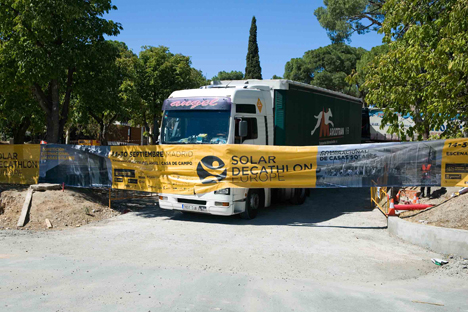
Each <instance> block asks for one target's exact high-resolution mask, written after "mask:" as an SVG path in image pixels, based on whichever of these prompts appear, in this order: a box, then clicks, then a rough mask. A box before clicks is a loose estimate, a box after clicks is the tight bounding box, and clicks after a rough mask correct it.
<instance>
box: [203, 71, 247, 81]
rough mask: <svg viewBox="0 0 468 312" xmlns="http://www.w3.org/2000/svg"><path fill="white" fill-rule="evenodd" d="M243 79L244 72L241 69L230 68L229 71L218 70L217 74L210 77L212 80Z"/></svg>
mask: <svg viewBox="0 0 468 312" xmlns="http://www.w3.org/2000/svg"><path fill="white" fill-rule="evenodd" d="M241 79H244V74H243V73H242V72H241V71H237V70H231V71H230V72H226V71H224V70H223V71H220V72H219V73H218V75H216V76H214V77H213V78H211V80H212V81H216V80H217V81H220V80H241Z"/></svg>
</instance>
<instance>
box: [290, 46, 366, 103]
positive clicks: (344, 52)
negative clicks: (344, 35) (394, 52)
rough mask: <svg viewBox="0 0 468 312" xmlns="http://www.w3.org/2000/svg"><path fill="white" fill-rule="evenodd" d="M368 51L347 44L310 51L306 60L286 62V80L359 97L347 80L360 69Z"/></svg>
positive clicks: (306, 53) (296, 59) (355, 89)
mask: <svg viewBox="0 0 468 312" xmlns="http://www.w3.org/2000/svg"><path fill="white" fill-rule="evenodd" d="M365 51H366V50H364V49H362V48H353V47H350V46H348V45H346V44H344V43H336V44H331V45H328V46H326V47H321V48H318V49H315V50H310V51H307V52H305V53H304V56H303V57H302V58H293V59H291V60H290V61H289V62H287V63H286V66H285V72H284V78H285V79H290V80H294V81H299V82H303V83H307V84H312V85H315V86H318V87H322V88H326V89H329V90H333V91H339V92H343V93H346V94H350V95H357V87H356V86H350V85H349V84H348V83H347V82H346V80H345V78H346V77H347V76H348V75H350V74H351V73H352V71H353V69H355V68H356V62H357V61H358V60H359V59H360V58H361V56H362V55H363V54H364V53H365Z"/></svg>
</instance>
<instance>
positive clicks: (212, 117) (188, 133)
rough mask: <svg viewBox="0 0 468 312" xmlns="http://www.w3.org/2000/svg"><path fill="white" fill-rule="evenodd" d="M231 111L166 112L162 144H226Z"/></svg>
mask: <svg viewBox="0 0 468 312" xmlns="http://www.w3.org/2000/svg"><path fill="white" fill-rule="evenodd" d="M229 115H230V112H229V111H214V110H210V111H206V110H204V111H194V110H191V111H185V110H183V111H180V110H178V111H175V110H169V111H165V112H164V117H163V124H162V129H161V130H162V131H161V143H162V144H226V143H227V140H228V135H229Z"/></svg>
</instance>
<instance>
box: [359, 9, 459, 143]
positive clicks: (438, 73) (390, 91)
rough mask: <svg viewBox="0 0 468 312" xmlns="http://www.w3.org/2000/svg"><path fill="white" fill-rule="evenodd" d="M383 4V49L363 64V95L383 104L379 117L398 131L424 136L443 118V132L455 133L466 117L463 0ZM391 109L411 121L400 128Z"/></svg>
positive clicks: (375, 102) (437, 125)
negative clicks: (366, 65) (385, 45)
mask: <svg viewBox="0 0 468 312" xmlns="http://www.w3.org/2000/svg"><path fill="white" fill-rule="evenodd" d="M383 10H384V11H385V12H388V13H387V15H386V17H385V21H384V23H383V27H382V30H383V32H384V33H385V38H384V41H385V42H387V43H388V44H389V52H388V53H385V54H383V55H382V56H380V57H378V58H376V59H375V60H374V61H373V62H371V64H370V66H369V69H368V73H367V74H366V82H365V84H364V87H365V88H367V89H368V95H367V97H366V99H367V101H368V102H369V103H374V104H376V105H378V106H380V107H383V108H385V114H384V120H383V123H389V124H391V126H392V127H391V130H392V131H394V132H396V133H398V134H400V135H401V136H403V137H404V136H405V135H408V136H410V137H413V136H414V135H415V134H418V135H419V138H421V137H423V138H428V136H429V132H430V130H431V129H432V128H438V127H440V126H442V125H443V124H444V123H447V130H446V132H445V134H446V135H449V136H453V135H457V134H459V133H460V122H465V125H466V122H467V121H468V118H467V111H468V45H467V38H468V20H467V18H466V17H467V16H468V0H441V1H435V2H434V1H428V0H417V1H412V2H410V3H408V2H400V1H398V0H388V1H387V2H386V4H385V6H384V8H383ZM402 30H404V33H402ZM395 39H396V40H395ZM395 112H399V113H401V114H403V115H409V116H411V117H412V118H413V119H414V121H415V126H414V127H411V128H409V129H406V128H404V127H403V125H401V124H400V123H399V122H398V119H397V117H396V114H395Z"/></svg>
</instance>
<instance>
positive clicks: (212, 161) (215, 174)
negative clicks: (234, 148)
mask: <svg viewBox="0 0 468 312" xmlns="http://www.w3.org/2000/svg"><path fill="white" fill-rule="evenodd" d="M225 166H226V165H225V163H224V161H222V160H221V159H220V158H218V157H216V156H206V157H204V158H203V159H202V160H201V161H200V162H199V163H198V166H197V174H198V177H199V178H200V181H201V182H202V184H210V183H218V182H220V181H221V180H224V179H225V178H226V175H227V169H226V168H225Z"/></svg>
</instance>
